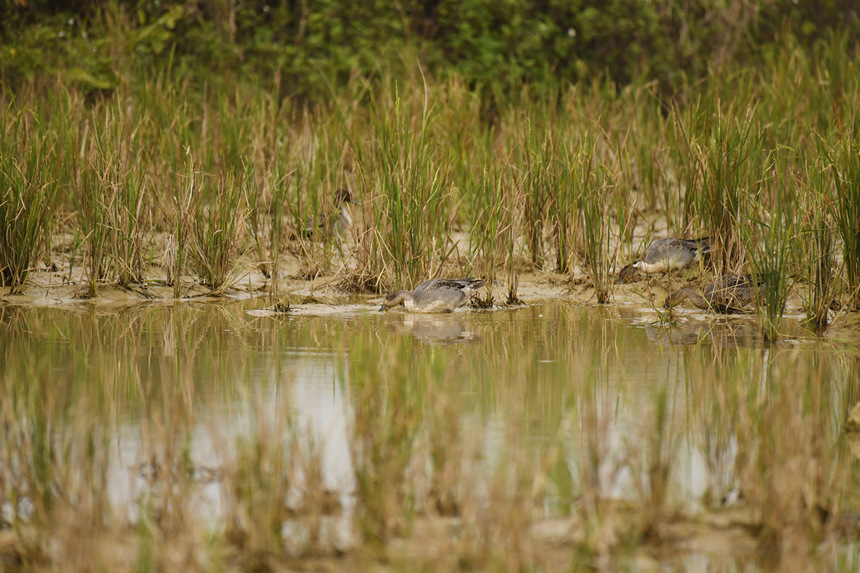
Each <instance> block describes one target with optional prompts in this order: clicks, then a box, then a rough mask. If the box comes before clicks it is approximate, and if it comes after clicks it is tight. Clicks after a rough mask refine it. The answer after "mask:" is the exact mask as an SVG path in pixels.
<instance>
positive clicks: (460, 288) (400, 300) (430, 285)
mask: <svg viewBox="0 0 860 573" xmlns="http://www.w3.org/2000/svg"><path fill="white" fill-rule="evenodd" d="M485 284H487V281H486V279H473V278H468V279H430V280H426V281H424V282H423V283H421V284H420V285H418V286H417V287H415V290H413V291H412V292H409V291H408V290H396V291H394V292H392V293H389V294H388V295H386V297H385V299H384V300H383V301H382V306H381V307H380V308H379V312H382V311H384V310H387V309H389V308H393V307H395V306H397V305H399V304H402V305H403V306H405V307H406V310H410V311H413V312H452V311H453V310H454V309H455V308H459V307H461V306H463V305H464V304H466V303H467V302H469V299H470V298H472V295H473V294H475V291H477V290H478V289H479V288H481V287H482V286H484V285H485Z"/></svg>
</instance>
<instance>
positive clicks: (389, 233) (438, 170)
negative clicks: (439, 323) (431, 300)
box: [362, 91, 451, 286]
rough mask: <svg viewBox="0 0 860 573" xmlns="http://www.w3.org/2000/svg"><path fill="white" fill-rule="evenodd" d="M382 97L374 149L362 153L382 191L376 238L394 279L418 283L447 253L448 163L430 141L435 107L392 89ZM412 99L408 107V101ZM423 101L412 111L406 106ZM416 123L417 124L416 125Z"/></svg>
mask: <svg viewBox="0 0 860 573" xmlns="http://www.w3.org/2000/svg"><path fill="white" fill-rule="evenodd" d="M388 98H390V99H388V100H387V101H385V102H380V104H381V105H380V108H381V109H380V112H385V113H386V114H387V115H386V116H385V117H379V118H376V122H377V123H376V125H375V128H374V132H375V135H374V142H373V146H374V148H376V149H375V151H376V152H375V153H374V154H373V156H372V158H371V157H365V158H363V159H364V161H368V160H370V161H372V164H371V165H367V164H365V165H363V166H362V169H363V171H364V172H366V173H375V175H372V176H371V182H372V185H370V186H368V187H375V188H377V189H379V190H380V193H381V197H380V199H379V200H380V201H381V204H380V205H379V207H378V209H379V211H378V212H379V213H380V214H381V215H382V226H381V228H380V229H379V232H380V233H381V237H380V239H381V240H382V242H383V245H384V248H385V250H386V251H387V252H388V254H389V257H390V264H391V266H392V270H393V274H394V279H395V282H396V283H397V284H398V285H407V286H409V285H412V286H414V285H416V284H418V283H419V282H421V281H422V280H424V279H425V278H428V277H430V276H433V275H434V274H435V269H434V265H437V264H439V262H444V260H445V259H446V257H447V253H448V251H449V249H448V234H447V232H446V228H448V227H449V220H450V217H451V213H450V208H449V200H450V191H451V190H450V186H451V181H450V179H449V165H448V163H447V162H446V161H445V159H444V157H440V154H439V153H437V152H436V151H435V150H434V145H433V142H432V141H431V140H430V134H431V126H432V123H433V121H434V118H435V111H434V110H432V109H430V108H429V107H427V105H426V101H425V102H423V104H422V103H421V102H415V101H413V102H405V101H403V100H401V99H400V96H399V95H398V93H397V92H396V91H395V92H394V93H390V94H388ZM410 103H411V106H410ZM419 105H421V106H422V107H420V108H419V110H420V111H417V112H416V113H415V115H410V114H409V113H408V112H409V109H410V107H415V106H419ZM415 123H417V125H414V124H415Z"/></svg>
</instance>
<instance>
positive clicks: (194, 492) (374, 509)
mask: <svg viewBox="0 0 860 573" xmlns="http://www.w3.org/2000/svg"><path fill="white" fill-rule="evenodd" d="M533 311H534V312H533ZM539 313H540V315H541V317H540V318H539V320H538V310H537V309H523V310H521V311H518V312H517V313H516V314H514V315H509V314H507V313H505V314H501V313H496V314H491V315H482V316H481V319H480V320H477V319H475V318H474V317H472V318H471V319H465V318H464V319H463V320H467V321H468V322H469V326H470V327H471V328H475V329H477V330H479V332H478V333H477V335H478V336H476V337H475V339H474V340H473V341H472V342H471V343H470V344H469V345H467V346H462V345H427V344H424V343H422V342H419V341H417V340H415V339H413V338H411V337H410V336H409V335H404V334H401V333H395V332H390V331H388V330H387V329H385V328H384V327H381V325H380V324H379V322H378V321H375V320H368V321H364V322H360V321H359V322H353V323H352V324H351V325H350V326H349V327H348V328H347V327H345V326H344V324H343V321H342V320H341V319H328V320H315V321H299V320H292V322H291V328H288V329H285V328H283V325H282V324H278V323H275V322H262V321H259V322H255V325H254V326H253V327H249V326H248V325H247V320H248V318H247V317H245V316H244V315H242V313H241V312H239V311H235V310H234V309H232V308H231V307H223V309H222V311H221V312H218V311H216V310H214V309H213V311H212V312H208V313H201V312H200V311H199V309H191V308H185V307H177V308H173V309H165V310H162V311H157V312H152V311H151V310H147V311H143V312H141V313H123V314H116V315H106V316H95V317H85V316H77V315H70V314H50V313H47V314H46V313H40V312H33V311H28V310H22V309H15V308H11V309H10V308H6V309H0V320H2V322H3V324H4V325H5V326H6V328H7V331H8V332H9V333H10V334H13V336H9V337H4V338H3V339H0V356H2V357H3V360H4V361H5V364H6V365H7V367H6V368H5V369H4V370H3V372H2V373H0V390H2V392H3V396H4V399H3V401H2V402H0V423H2V424H3V427H4V433H3V434H2V435H0V479H2V484H3V489H2V490H0V496H2V498H0V501H2V502H3V503H4V504H7V503H8V504H7V505H5V507H8V508H18V509H19V511H12V513H11V514H10V513H8V511H10V510H7V513H5V514H4V516H6V517H9V518H10V519H11V522H10V524H9V525H10V526H11V528H12V532H14V535H17V536H18V538H19V539H20V544H18V545H15V547H16V551H19V554H20V555H23V556H25V559H27V560H28V561H29V562H31V563H36V562H37V561H38V562H41V563H46V564H49V565H50V564H55V563H59V562H62V563H63V565H64V569H66V570H71V571H77V570H86V569H87V567H89V566H90V565H91V564H92V563H94V562H97V563H102V565H103V566H104V568H105V569H114V568H116V567H117V566H119V564H118V563H117V562H116V561H115V560H116V559H117V558H118V556H119V555H120V554H119V553H117V552H116V551H114V550H113V549H112V547H115V544H120V546H122V547H126V546H128V547H129V549H128V550H127V551H125V552H123V553H122V555H125V556H130V557H131V558H132V560H133V561H136V562H137V563H138V564H139V566H140V567H149V568H152V567H155V566H156V565H157V566H158V567H159V568H161V569H164V570H168V571H172V570H185V569H187V567H189V566H190V565H189V563H197V564H198V565H200V566H201V567H202V568H206V567H204V566H203V565H202V564H208V566H212V564H213V563H214V564H220V565H219V566H223V567H225V568H229V566H232V567H238V568H241V569H259V568H274V569H277V568H281V567H299V566H302V567H307V566H309V565H310V564H312V563H314V562H316V563H317V564H319V560H321V559H324V560H330V564H332V565H340V566H342V567H346V566H347V565H349V563H351V562H352V561H351V560H353V559H358V560H363V562H365V563H370V564H372V563H376V562H377V561H378V560H383V561H384V562H387V563H389V564H393V565H396V566H401V565H402V566H406V565H410V566H414V565H421V566H426V567H434V566H435V567H439V566H441V565H440V563H449V562H451V563H460V564H462V563H469V564H470V566H471V567H472V568H474V569H476V570H495V569H496V568H497V566H499V565H500V564H510V563H515V564H516V565H517V568H518V569H522V568H528V569H531V568H544V567H547V564H548V562H547V561H546V560H545V559H546V558H547V555H546V554H545V553H544V551H543V550H544V548H547V547H549V546H552V547H554V548H555V549H554V551H563V552H569V553H570V554H573V553H574V552H575V553H576V554H577V555H579V557H580V558H581V559H584V560H585V562H586V563H589V564H591V565H592V566H597V565H598V564H600V563H602V562H603V561H604V560H606V559H607V558H609V557H610V556H611V555H616V556H618V555H623V554H626V553H627V552H631V551H635V548H636V547H637V546H639V544H640V543H648V544H650V546H651V547H654V546H656V547H664V548H665V549H666V550H667V551H669V552H670V553H673V554H674V553H675V552H676V551H679V550H680V551H683V550H681V549H680V548H679V547H678V546H675V545H673V543H674V542H673V541H672V540H673V538H674V535H673V534H672V533H671V532H672V531H675V529H674V528H676V527H677V526H678V524H679V523H685V522H688V521H690V520H700V521H699V522H698V526H697V528H696V529H697V530H701V529H702V528H704V529H706V528H707V525H703V523H704V524H707V523H709V522H710V519H711V518H710V517H709V516H710V515H711V512H719V511H721V506H722V501H721V500H723V499H724V498H725V496H726V493H727V492H728V491H737V490H740V491H742V492H743V496H744V504H745V507H746V508H748V509H738V508H736V510H735V511H736V512H741V513H742V514H743V520H744V522H745V523H748V527H749V530H750V531H753V532H755V531H760V532H761V536H760V540H761V541H764V542H766V544H767V546H768V547H769V548H771V549H775V550H776V551H777V553H780V552H787V554H788V555H791V558H792V559H804V560H806V561H804V562H807V563H813V561H809V560H814V559H817V558H816V557H815V555H814V553H815V552H816V551H821V550H822V549H821V548H820V547H819V546H818V545H817V544H818V539H819V535H820V534H821V532H822V531H824V529H825V528H827V527H830V525H829V524H828V522H825V521H822V517H821V516H822V515H827V514H830V515H832V516H835V517H834V518H836V519H838V512H839V511H843V510H844V508H850V507H853V506H854V505H855V504H856V503H857V502H858V499H857V494H856V491H855V490H856V488H855V487H854V481H853V474H852V473H851V471H852V469H851V468H852V465H851V463H850V462H849V463H845V462H844V461H843V460H842V459H841V458H842V457H843V456H845V455H847V452H846V451H845V450H844V444H841V442H840V441H839V440H838V439H837V438H838V435H839V424H838V423H836V424H834V423H833V420H834V419H835V420H837V422H838V421H841V420H843V419H844V418H845V415H846V414H847V410H848V409H849V407H850V405H851V404H853V403H854V402H855V401H856V400H857V398H858V396H856V389H854V387H853V385H852V384H851V382H852V381H853V380H854V378H855V377H856V374H857V364H856V363H855V362H856V361H854V362H851V361H846V360H845V359H844V357H843V356H840V355H837V354H831V353H827V352H820V351H816V352H814V353H806V352H798V351H795V350H791V351H786V352H781V351H779V350H778V347H774V346H771V347H769V348H767V349H764V350H762V349H755V348H731V349H729V348H726V347H722V346H720V345H718V344H707V343H704V342H702V343H699V344H696V345H691V346H683V347H678V348H669V347H666V346H663V347H661V349H660V350H659V351H657V350H656V349H655V348H654V347H653V346H650V342H648V341H646V340H645V339H644V337H641V336H640V334H639V333H641V330H639V329H629V328H627V327H624V328H620V329H619V327H618V326H617V324H616V323H614V322H613V321H609V320H607V316H606V313H604V312H602V309H591V310H572V309H570V308H569V307H566V306H565V305H561V304H556V305H545V306H543V307H542V308H541V309H539ZM227 332H229V333H230V334H229V335H228V336H225V335H224V333H227ZM36 348H38V349H39V351H40V352H39V354H38V356H39V358H38V360H35V361H33V360H31V359H21V358H20V357H21V356H25V355H26V356H32V355H34V354H35V352H34V351H35V349H36ZM296 348H343V352H333V353H332V354H330V355H326V354H320V355H314V358H313V359H311V360H310V362H311V363H315V364H322V363H323V362H321V360H325V361H330V362H325V363H328V364H330V365H331V370H327V371H329V372H332V373H333V374H332V377H333V378H332V380H331V381H330V384H331V387H330V389H328V390H325V391H324V394H326V395H328V396H330V397H331V396H342V397H344V398H347V397H348V400H347V401H346V402H344V404H343V407H344V408H345V413H346V417H347V425H348V428H349V430H348V436H349V437H348V438H347V440H348V445H347V446H345V448H346V449H348V451H349V452H350V454H349V455H350V461H351V466H352V468H353V470H354V480H355V481H354V483H353V484H350V483H345V484H341V485H342V486H344V487H346V488H347V489H348V490H349V491H351V492H352V493H351V494H350V495H346V496H344V495H342V494H338V493H336V492H335V493H333V492H331V491H328V490H327V489H326V485H325V483H326V482H325V478H324V474H325V473H326V471H327V469H328V468H327V467H326V464H327V463H328V462H326V456H325V455H324V445H325V444H324V443H323V442H322V441H320V440H321V439H322V438H321V437H320V435H315V434H313V433H308V432H307V431H306V429H305V428H303V427H302V424H300V423H298V420H299V419H300V418H299V417H297V416H296V412H299V411H301V410H302V408H304V407H306V406H307V405H308V404H307V403H306V402H305V401H304V400H303V399H302V398H301V393H299V392H295V391H294V390H295V386H294V384H295V383H296V382H298V381H299V380H298V379H296V378H295V376H294V373H296V372H300V370H294V366H295V365H296V364H300V363H302V362H301V361H300V362H299V363H294V362H293V360H295V357H294V356H295V355H294V353H293V352H294V350H295V349H296ZM250 350H253V351H250ZM287 351H289V352H287ZM325 356H328V358H324V357H325ZM631 357H636V358H635V360H634V361H632V362H631ZM314 384H325V381H323V380H317V381H316V382H314ZM305 388H307V386H305ZM834 413H835V414H834ZM834 416H835V417H834ZM130 427H131V428H133V429H132V431H131V432H129V428H130ZM120 429H122V431H120ZM329 431H330V429H327V430H326V432H325V433H326V436H327V439H329V438H330V436H328V433H329ZM127 440H130V441H128V442H127ZM210 440H211V442H210ZM132 443H137V444H139V446H138V447H139V448H140V449H139V453H138V455H139V456H140V458H139V459H136V460H128V459H126V458H128V453H129V450H128V449H127V448H129V447H130V444H132ZM210 443H214V448H215V451H214V454H215V459H214V460H207V459H206V457H205V455H204V453H202V452H205V451H206V449H207V447H209V446H207V444H210ZM117 449H118V450H119V451H122V452H126V454H125V457H124V458H123V462H122V463H123V464H131V465H132V467H133V468H134V471H133V475H132V476H131V477H132V483H134V484H137V485H136V487H138V488H140V489H138V490H135V492H136V493H134V492H133V493H131V494H130V497H128V498H126V499H125V500H124V501H123V502H121V505H120V506H119V507H116V506H113V505H112V503H114V502H115V501H116V500H114V501H111V499H109V496H108V495H107V493H106V492H108V491H109V490H110V488H109V487H108V483H109V481H110V480H111V479H114V478H113V477H111V476H114V475H115V471H116V466H115V465H114V464H116V463H117V458H116V457H115V452H116V451H117ZM691 452H692V453H693V454H694V455H701V457H702V458H703V459H704V460H705V461H704V463H705V465H706V467H707V477H708V480H707V484H706V485H707V491H706V493H705V495H704V496H703V497H702V498H701V499H693V500H691V495H692V494H690V493H689V492H688V491H686V490H685V489H684V488H685V487H686V486H685V484H686V483H687V479H688V478H687V477H685V476H686V474H685V471H687V464H688V463H689V460H688V456H690V455H691ZM13 461H14V463H12V462H13ZM213 464H215V465H213ZM123 471H124V470H123ZM211 480H214V482H212V481H211ZM678 480H680V481H678ZM205 484H212V485H213V486H214V487H217V488H220V492H221V500H222V502H223V505H222V512H221V513H220V514H218V515H216V516H214V517H213V516H210V515H208V514H207V515H206V516H205V517H201V515H200V513H199V510H200V504H201V502H202V498H201V492H202V491H203V488H204V485H205ZM207 487H208V486H207ZM210 491H211V490H210ZM618 496H621V497H622V498H623V501H617V500H616V501H613V499H614V498H617V497H618ZM345 499H349V500H351V501H350V502H349V503H347V504H343V503H342V502H343V501H344V500H345ZM690 503H693V504H694V505H695V504H696V503H701V504H703V505H704V512H705V514H704V516H702V515H701V514H700V513H696V515H695V516H694V517H693V516H689V515H687V513H688V512H689V510H690V507H691V506H690V505H689V504H690ZM122 504H130V505H131V507H133V508H134V511H133V512H129V511H128V507H126V506H125V505H122ZM697 511H698V510H697ZM131 515H135V516H137V517H135V518H134V521H131V520H130V516H131ZM735 515H736V516H737V515H738V514H737V513H736V514H735ZM714 519H718V517H716V516H715V517H714ZM333 528H339V529H337V531H338V532H339V533H335V530H334V529H333ZM745 535H754V534H750V533H746V534H745ZM129 537H130V538H129ZM500 539H504V540H506V541H505V543H501V542H500V541H499V540H500ZM750 543H752V540H750ZM126 544H129V545H126ZM404 548H409V549H408V550H407V551H406V552H403V550H404ZM422 548H424V549H423V550H422ZM431 548H432V550H430V549H431ZM798 548H799V549H800V550H801V551H800V552H799V553H797V554H795V553H792V552H793V551H795V549H798ZM128 551H131V553H128ZM823 551H824V552H825V553H827V552H828V551H829V550H827V549H824V550H823ZM176 555H185V556H187V557H186V558H185V559H184V560H182V561H181V563H180V564H177V563H176V562H174V557H175V556H176ZM443 556H444V557H443ZM123 558H125V557H123ZM786 558H788V557H786ZM826 558H827V557H825V559H826ZM440 559H441V561H440ZM448 560H450V561H448ZM147 564H148V565H147Z"/></svg>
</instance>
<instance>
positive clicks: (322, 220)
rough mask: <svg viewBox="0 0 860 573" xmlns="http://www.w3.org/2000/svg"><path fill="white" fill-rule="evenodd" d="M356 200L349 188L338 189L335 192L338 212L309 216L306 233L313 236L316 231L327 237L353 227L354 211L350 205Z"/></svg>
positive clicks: (306, 222)
mask: <svg viewBox="0 0 860 573" xmlns="http://www.w3.org/2000/svg"><path fill="white" fill-rule="evenodd" d="M355 204H356V202H355V201H353V199H352V194H350V192H349V190H347V189H338V190H337V191H335V193H334V207H335V209H337V213H336V214H333V213H320V214H319V215H317V217H316V218H313V217H309V218H308V219H307V220H306V221H305V229H304V235H305V236H306V237H313V236H314V233H317V234H318V235H320V236H323V237H327V236H330V235H335V236H340V235H341V234H343V233H346V232H348V231H349V230H350V229H351V228H352V211H351V208H350V206H351V205H355Z"/></svg>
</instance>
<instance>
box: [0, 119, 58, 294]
mask: <svg viewBox="0 0 860 573" xmlns="http://www.w3.org/2000/svg"><path fill="white" fill-rule="evenodd" d="M12 105H13V104H12V103H10V104H9V109H6V110H4V113H3V114H2V117H0V135H2V142H0V193H2V196H0V229H2V231H0V284H2V285H3V286H9V287H11V288H10V292H11V293H12V294H15V293H19V292H21V291H22V290H23V288H24V284H25V282H26V281H27V276H28V275H29V273H30V272H31V270H32V269H31V266H32V265H33V264H34V263H35V262H36V261H37V260H38V257H39V255H40V254H41V252H42V251H43V250H45V249H46V248H47V247H49V245H50V241H51V233H52V231H53V227H52V220H53V213H54V210H55V208H56V195H57V190H58V186H59V185H58V184H59V180H58V177H57V176H56V174H55V173H53V172H52V171H51V170H52V169H53V168H54V167H56V161H57V159H56V158H55V157H53V156H54V155H55V153H56V144H55V136H54V134H52V133H50V132H45V131H42V129H40V127H39V126H38V125H37V123H38V118H37V117H36V116H35V114H34V113H33V112H32V111H27V110H20V111H18V112H15V111H14V110H13V109H12Z"/></svg>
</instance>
